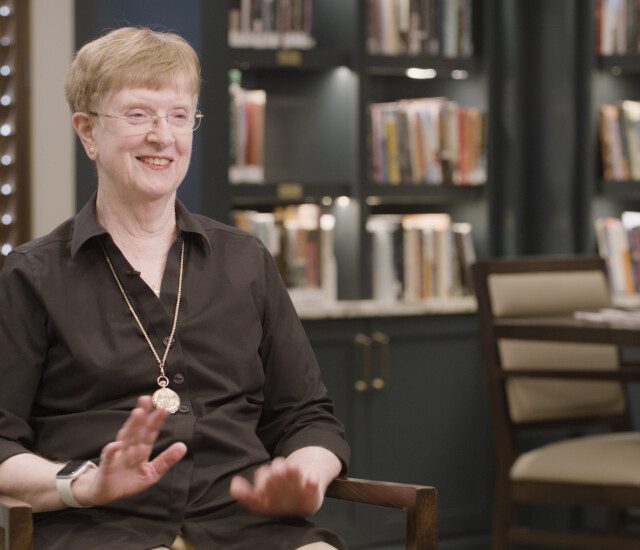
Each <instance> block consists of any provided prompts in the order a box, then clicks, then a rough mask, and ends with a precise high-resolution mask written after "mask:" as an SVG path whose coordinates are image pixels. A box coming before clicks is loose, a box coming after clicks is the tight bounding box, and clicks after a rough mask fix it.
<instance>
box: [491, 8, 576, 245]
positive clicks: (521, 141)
mask: <svg viewBox="0 0 640 550" xmlns="http://www.w3.org/2000/svg"><path fill="white" fill-rule="evenodd" d="M496 2H497V7H498V9H497V10H496V14H495V17H496V18H497V20H496V21H495V24H496V29H497V32H496V38H495V40H498V41H499V43H498V44H496V45H495V48H494V52H495V54H494V57H493V63H494V68H493V70H492V84H491V86H492V92H491V95H492V105H493V106H494V109H495V110H497V113H496V114H494V115H493V117H494V118H493V127H494V129H493V136H492V137H493V138H494V139H493V143H492V145H491V146H492V147H494V151H493V156H492V160H493V161H494V165H495V169H494V174H493V175H494V180H492V183H493V184H494V185H493V187H492V191H491V192H492V201H491V202H492V215H491V220H492V222H491V223H492V233H493V235H494V238H495V243H496V245H495V252H496V254H498V255H514V254H552V253H571V252H575V251H577V250H578V248H579V247H580V244H579V242H578V237H577V230H576V227H577V226H579V225H580V224H581V223H582V221H581V220H582V215H583V214H582V212H583V207H584V205H583V204H582V202H581V201H582V199H581V197H582V195H581V192H580V189H579V186H578V183H579V182H577V178H578V177H579V176H578V175H577V166H578V164H577V160H576V159H577V147H578V137H577V134H578V131H579V130H580V128H579V127H578V124H577V119H578V110H577V104H578V101H582V100H584V98H583V97H582V96H581V95H580V94H581V93H583V90H582V89H581V83H580V81H579V79H578V78H577V74H578V71H577V67H576V48H577V42H576V34H577V32H578V25H579V21H578V20H577V7H576V3H575V2H570V1H564V2H558V1H557V0H537V1H536V2H509V1H507V0H496Z"/></svg>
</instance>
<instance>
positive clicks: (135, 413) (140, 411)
mask: <svg viewBox="0 0 640 550" xmlns="http://www.w3.org/2000/svg"><path fill="white" fill-rule="evenodd" d="M147 415H148V412H147V411H146V410H145V409H144V408H141V407H136V408H135V409H133V410H132V411H131V412H130V413H129V416H128V417H127V419H126V420H125V422H124V424H123V425H122V427H121V428H120V430H119V431H118V434H117V436H116V439H117V440H121V441H128V440H133V439H135V434H136V433H137V431H138V429H139V428H140V426H141V425H144V422H145V420H146V417H147Z"/></svg>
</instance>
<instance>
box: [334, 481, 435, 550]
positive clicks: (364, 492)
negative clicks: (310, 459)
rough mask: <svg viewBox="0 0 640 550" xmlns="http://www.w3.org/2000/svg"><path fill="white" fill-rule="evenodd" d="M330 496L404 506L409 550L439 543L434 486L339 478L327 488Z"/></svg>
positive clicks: (432, 549)
mask: <svg viewBox="0 0 640 550" xmlns="http://www.w3.org/2000/svg"><path fill="white" fill-rule="evenodd" d="M326 495H327V496H328V497H330V498H337V499H340V500H348V501H351V502H358V503H361V504H371V505H374V506H384V507H387V508H398V509H401V510H405V512H406V514H407V538H406V547H407V550H435V549H436V547H437V534H438V533H437V519H438V514H437V503H438V497H437V493H436V490H435V488H434V487H428V486H424V485H409V484H406V483H391V482H387V481H368V480H364V479H355V478H337V479H335V480H334V481H333V483H331V485H329V487H328V488H327V492H326Z"/></svg>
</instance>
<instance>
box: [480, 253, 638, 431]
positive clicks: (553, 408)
mask: <svg viewBox="0 0 640 550" xmlns="http://www.w3.org/2000/svg"><path fill="white" fill-rule="evenodd" d="M473 271H474V283H475V287H476V293H477V297H478V316H479V319H480V329H481V334H482V338H483V351H484V356H485V365H486V372H487V381H488V384H489V388H490V392H491V399H492V414H493V416H494V424H495V423H496V422H498V423H499V424H500V425H501V426H502V427H503V428H505V429H507V430H509V429H510V428H511V427H512V426H517V425H523V424H535V423H552V422H562V421H565V420H571V421H574V422H575V421H577V420H586V419H589V418H595V417H599V418H600V419H602V418H606V417H612V418H617V419H618V420H619V418H620V416H621V415H623V414H625V412H626V407H627V404H626V398H625V393H624V390H623V388H622V386H621V385H620V384H618V383H617V382H593V381H568V380H563V381H559V380H539V379H532V378H529V379H527V378H511V379H509V378H505V377H504V376H503V375H502V372H503V371H509V370H515V369H541V370H543V369H563V370H564V369H571V368H577V369H585V368H593V369H616V368H619V351H618V349H617V347H616V346H612V345H605V344H576V343H568V342H554V341H551V342H550V341H544V342H543V341H531V340H505V339H503V340H499V339H497V338H496V337H495V336H494V332H493V321H494V320H495V319H496V318H501V317H535V316H551V315H563V314H572V313H573V312H574V311H576V310H584V309H598V308H602V307H606V306H608V305H609V304H610V297H609V287H608V284H607V279H606V270H605V264H604V262H603V261H602V260H601V259H600V258H595V257H584V256H572V257H560V256H558V257H531V258H513V259H500V260H485V261H480V262H478V263H476V265H475V266H474V268H473ZM505 380H506V381H505Z"/></svg>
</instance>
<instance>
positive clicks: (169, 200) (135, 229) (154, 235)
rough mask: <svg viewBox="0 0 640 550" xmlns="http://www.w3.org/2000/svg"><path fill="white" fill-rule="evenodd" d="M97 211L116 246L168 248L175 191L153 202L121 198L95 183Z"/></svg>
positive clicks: (172, 233)
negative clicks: (96, 185) (96, 188)
mask: <svg viewBox="0 0 640 550" xmlns="http://www.w3.org/2000/svg"><path fill="white" fill-rule="evenodd" d="M96 213H97V217H98V221H99V222H100V224H101V225H102V226H103V227H104V228H105V229H106V230H107V231H108V232H109V233H110V234H111V237H112V238H113V240H114V241H115V242H116V244H117V245H118V247H120V248H122V249H125V250H133V251H139V252H143V251H145V250H149V248H151V249H155V250H163V251H164V252H165V253H166V252H167V251H168V249H169V247H170V246H171V243H172V242H173V241H174V240H175V238H176V215H175V193H172V194H171V196H169V197H162V198H160V199H157V200H153V201H146V202H135V201H127V200H122V199H121V198H120V197H118V196H117V195H115V194H113V193H109V191H108V190H105V189H103V188H101V187H100V186H98V195H97V200H96Z"/></svg>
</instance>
